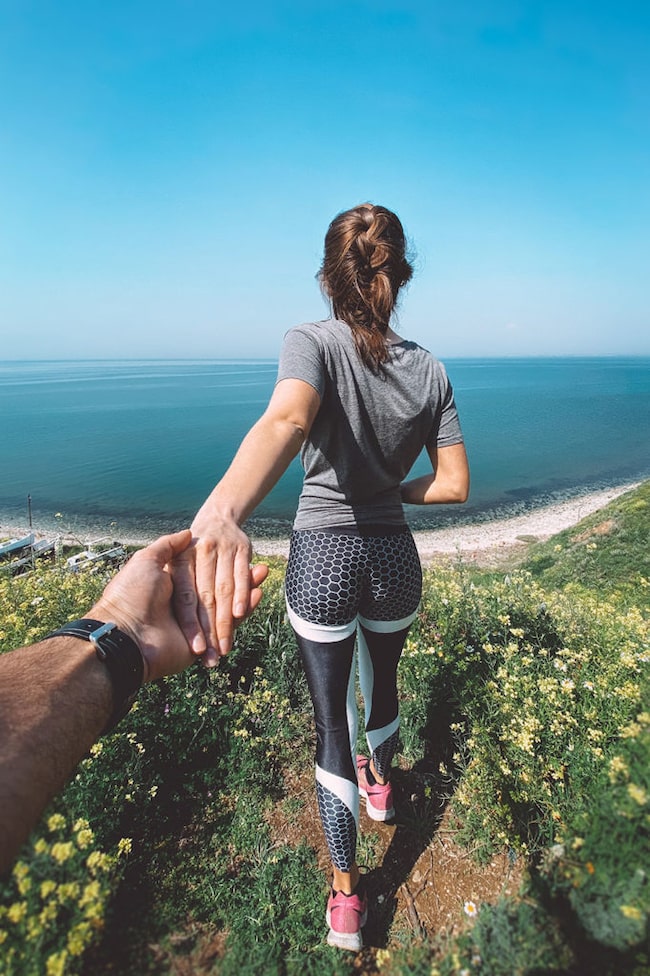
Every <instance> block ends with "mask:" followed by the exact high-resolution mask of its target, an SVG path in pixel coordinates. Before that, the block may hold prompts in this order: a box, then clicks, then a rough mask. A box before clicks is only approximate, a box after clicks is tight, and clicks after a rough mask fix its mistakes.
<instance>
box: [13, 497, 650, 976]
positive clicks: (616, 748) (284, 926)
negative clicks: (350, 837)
mask: <svg viewBox="0 0 650 976" xmlns="http://www.w3.org/2000/svg"><path fill="white" fill-rule="evenodd" d="M649 487H650V486H648V485H644V486H642V487H641V488H640V489H638V490H637V491H635V492H632V493H630V494H628V495H626V496H623V497H622V498H620V499H618V500H617V501H615V502H613V503H612V505H610V506H609V507H608V508H607V509H605V510H603V511H601V512H600V513H597V514H596V515H595V516H591V517H590V518H589V519H587V520H585V521H584V522H583V523H581V525H580V526H578V527H576V528H574V529H571V530H567V532H565V533H562V534H561V535H560V536H558V537H556V538H555V539H553V540H550V542H549V543H545V544H544V545H543V546H539V547H536V548H535V549H534V550H533V551H532V552H531V554H530V557H529V560H528V562H527V564H526V566H525V567H523V568H522V569H521V570H518V571H516V572H511V573H510V574H509V575H508V576H507V577H504V576H501V575H499V574H496V573H494V572H493V571H492V572H485V573H481V572H477V571H476V570H475V569H472V570H471V571H470V570H469V569H465V568H464V567H463V566H462V564H461V565H459V566H457V567H455V568H440V569H434V570H429V571H427V572H426V573H425V586H424V594H423V601H422V607H421V611H420V613H419V616H418V620H417V623H416V625H415V626H414V628H413V630H412V633H411V634H410V635H409V639H408V642H407V646H406V649H405V654H404V657H403V660H402V663H401V665H400V678H399V680H400V694H401V699H402V721H403V725H402V742H401V754H400V756H399V759H400V763H401V765H402V766H403V767H410V766H413V765H414V764H416V763H419V768H426V769H427V770H429V772H428V773H427V774H426V775H425V776H424V778H423V780H422V784H421V788H420V787H418V793H417V796H416V798H415V800H413V801H412V802H411V803H410V805H409V807H408V809H407V810H405V811H404V815H405V817H406V819H407V821H408V823H409V830H410V834H412V836H413V838H414V843H419V844H420V845H422V844H423V843H424V844H426V843H429V841H430V839H431V837H432V836H434V835H435V829H436V826H437V823H438V817H439V811H440V802H439V801H440V799H441V798H448V799H449V802H450V804H451V808H452V811H453V815H454V817H455V818H456V824H457V829H458V837H459V838H460V839H461V840H463V842H464V843H466V844H467V845H468V847H470V848H471V850H472V851H474V852H475V856H478V857H481V858H484V859H486V858H489V857H491V856H492V855H493V854H494V853H495V852H496V851H501V850H503V849H504V848H505V849H508V850H510V851H516V852H518V854H519V856H520V857H521V858H523V859H524V860H525V862H526V864H527V867H528V870H527V872H526V876H525V881H524V886H523V888H522V891H521V892H520V893H519V896H518V897H517V898H513V899H508V900H504V901H501V902H499V903H498V904H497V905H495V906H489V905H487V904H485V905H482V906H481V908H480V911H479V914H478V917H477V919H476V920H475V922H474V923H473V924H472V925H468V927H466V929H465V931H464V932H463V934H461V936H459V937H457V938H454V939H452V938H451V937H448V936H446V935H445V934H444V933H439V934H435V935H432V936H431V937H430V938H429V939H425V940H424V941H422V940H417V941H413V940H412V938H410V937H405V934H404V931H403V930H402V929H400V928H399V925H398V923H397V922H396V923H395V925H394V931H388V932H387V933H386V944H387V947H386V948H384V949H382V950H380V951H379V952H375V951H374V950H367V951H366V952H365V954H364V955H363V956H362V957H361V958H360V959H359V960H357V964H356V967H355V961H354V957H352V956H348V955H346V954H343V953H338V952H336V951H334V950H331V949H330V948H329V947H327V946H326V945H325V944H324V935H325V926H324V920H323V915H324V903H325V897H326V891H327V884H328V878H327V877H326V876H325V875H323V873H322V872H321V871H319V869H318V867H317V865H316V862H315V856H314V853H313V851H312V849H311V848H310V847H309V846H308V845H307V844H299V845H297V846H292V845H290V844H288V843H286V840H285V839H284V838H280V839H279V840H277V839H275V840H274V839H272V838H273V837H276V833H274V834H273V835H272V833H271V831H270V829H269V826H268V815H269V811H270V810H271V809H272V808H273V807H274V805H276V804H281V808H282V810H283V811H284V816H285V817H286V819H287V820H288V821H290V820H291V817H292V815H296V816H297V815H299V813H300V811H301V810H302V800H301V798H300V797H299V796H292V794H291V793H290V792H288V791H287V788H286V786H285V782H286V781H287V773H291V774H292V776H289V780H291V779H296V778H297V774H299V773H300V772H301V771H302V770H303V769H304V767H305V764H308V765H311V762H312V755H311V753H312V748H313V729H312V716H311V706H310V703H309V698H308V695H307V690H306V685H305V681H304V677H303V675H302V671H301V669H300V666H299V663H298V656H297V651H296V647H295V643H294V640H293V636H292V634H291V631H290V629H289V627H288V624H287V621H286V619H285V610H284V601H283V594H282V565H283V564H282V562H281V561H274V563H273V567H272V571H271V576H270V579H269V582H268V583H267V585H266V588H265V589H266V596H265V602H264V608H263V610H261V611H258V613H257V614H256V615H255V616H254V617H253V618H252V619H251V620H250V621H249V622H247V624H246V625H245V626H244V627H243V628H242V629H241V631H240V632H239V633H238V637H237V641H236V647H235V649H234V651H233V653H232V654H231V655H230V656H229V658H228V659H227V661H226V662H225V664H224V665H223V666H222V667H221V668H220V669H218V670H214V671H209V672H208V671H205V670H202V669H200V668H195V669H191V670H189V671H187V672H185V673H184V674H182V675H178V676H176V677H175V678H172V679H167V680H166V681H161V682H157V683H155V684H154V685H151V686H148V687H147V688H145V689H143V692H142V693H141V695H140V699H139V701H138V705H137V708H136V709H134V710H133V711H132V712H131V713H130V715H129V716H127V718H126V719H125V720H124V722H123V723H122V724H121V725H120V726H119V727H118V729H117V730H116V731H115V732H114V733H113V734H112V735H109V736H106V737H104V739H102V740H101V742H100V743H99V744H98V745H97V746H96V747H94V748H93V751H92V753H91V755H89V756H88V757H87V759H85V760H84V761H83V762H82V764H81V766H80V768H79V770H78V771H77V773H76V774H75V776H74V778H73V779H72V781H71V782H70V784H69V785H68V786H67V788H66V789H65V790H64V792H63V793H62V794H61V795H60V796H59V797H58V798H57V799H56V800H55V801H54V803H53V805H52V806H51V808H50V809H49V810H48V811H47V813H46V815H45V817H44V818H43V820H42V822H41V823H40V824H39V826H38V827H37V829H36V830H35V831H34V834H33V836H32V837H31V838H30V840H29V842H28V844H27V845H26V846H25V849H24V850H23V852H22V854H21V858H20V862H19V866H18V868H17V870H16V872H15V873H14V874H13V876H12V877H11V878H10V879H9V881H8V882H6V883H4V884H2V885H0V942H1V943H2V945H1V946H0V959H1V960H2V962H0V972H2V973H3V976H25V974H27V976H29V974H31V973H34V974H36V973H38V974H41V973H45V974H46V976H47V974H55V973H62V974H68V973H70V974H72V973H87V974H90V973H92V974H93V976H102V974H108V973H115V972H119V973H121V974H124V976H130V974H133V976H136V974H137V976H147V974H149V973H151V974H153V973H170V974H175V973H182V972H188V971H191V972H196V973H219V974H230V973H235V972H237V973H238V974H241V976H260V974H267V973H268V974H278V976H283V974H293V973H298V972H300V973H301V974H303V973H306V974H314V976H328V974H339V973H340V974H348V973H349V974H351V973H352V972H362V973H363V972H366V973H371V972H376V971H377V968H378V967H380V971H381V974H382V976H400V974H404V976H406V974H410V976H415V974H420V973H421V974H423V976H425V974H426V976H429V974H435V973H439V974H440V976H448V974H449V976H451V974H452V973H453V974H458V973H461V972H462V971H463V970H467V971H468V972H480V973H481V974H484V976H485V974H487V976H490V974H492V976H495V974H504V976H506V974H508V976H510V974H514V973H517V974H519V973H521V974H530V976H533V974H541V973H551V972H557V973H575V974H576V976H579V974H581V973H586V972H588V973H590V974H592V976H618V974H622V973H631V974H633V976H642V974H645V976H647V974H648V972H650V963H649V961H648V938H649V928H648V917H649V916H650V883H649V876H650V772H649V771H650V707H649V702H650V694H649V691H650V681H649V678H648V674H649V668H648V665H649V664H650V650H649V646H648V643H649V642H648V623H647V569H648V554H647V538H648V507H649V506H648V501H649V500H650V498H649ZM602 526H606V531H605V530H603V529H602ZM104 581H105V575H104V574H93V573H80V574H75V576H74V577H72V576H71V574H65V573H63V572H61V571H60V570H58V569H56V568H55V569H52V570H46V571H43V572H41V573H39V575H38V576H36V575H35V574H30V575H29V576H25V577H22V578H16V579H13V580H2V581H0V619H2V621H3V629H2V631H0V648H1V649H4V650H7V649H9V648H10V647H12V646H17V645H19V644H21V643H25V642H30V641H34V640H37V639H38V638H39V637H40V636H41V635H42V634H44V633H46V632H47V630H48V629H50V628H51V627H53V626H54V625H55V624H56V623H60V621H61V619H64V618H67V617H74V616H78V615H80V614H81V613H83V612H84V611H85V610H86V609H87V607H88V605H90V603H91V602H92V601H93V599H94V596H95V595H96V594H97V593H98V592H99V591H100V590H101V588H102V586H103V584H104ZM421 761H424V764H422V762H421ZM52 817H54V818H55V819H54V820H52ZM81 818H83V819H84V820H85V821H87V824H88V826H87V828H85V827H83V826H80V825H79V820H80V819H81ZM52 824H54V827H53V826H52ZM84 830H88V831H90V832H91V833H90V834H87V833H84ZM318 830H319V826H318V824H314V831H318ZM57 844H58V845H61V844H63V845H70V847H69V848H68V847H64V848H63V850H65V851H66V852H67V854H66V857H65V858H63V860H60V859H59V858H60V857H61V851H62V848H61V847H60V846H59V847H56V846H55V845H57ZM420 849H421V846H420ZM379 850H380V848H379V847H378V845H377V836H376V835H374V834H373V833H372V832H369V833H368V834H367V835H365V836H364V837H363V839H362V842H361V850H360V853H361V855H362V859H363V860H364V861H365V862H366V863H367V864H368V865H369V866H371V867H372V868H374V869H377V870H381V866H380V865H379V866H378V865H377V861H378V858H379V854H378V851H379ZM88 852H90V853H92V854H93V858H92V859H91V861H90V864H89V863H88V861H89V854H88ZM91 865H92V866H91ZM95 881H99V882H100V884H99V885H98V886H95V887H92V888H89V886H91V885H93V884H94V882H95ZM84 893H85V894H84ZM478 960H480V962H479V961H478Z"/></svg>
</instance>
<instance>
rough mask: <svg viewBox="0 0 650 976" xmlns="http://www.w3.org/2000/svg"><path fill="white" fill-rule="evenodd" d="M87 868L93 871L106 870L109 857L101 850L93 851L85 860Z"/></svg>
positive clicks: (109, 862)
mask: <svg viewBox="0 0 650 976" xmlns="http://www.w3.org/2000/svg"><path fill="white" fill-rule="evenodd" d="M86 865H87V866H88V868H89V869H90V870H91V871H93V872H95V871H108V869H109V867H110V866H111V859H110V858H109V856H108V855H107V854H103V853H102V851H93V852H92V854H90V855H89V856H88V859H87V861H86Z"/></svg>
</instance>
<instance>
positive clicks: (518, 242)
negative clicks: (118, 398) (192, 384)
mask: <svg viewBox="0 0 650 976" xmlns="http://www.w3.org/2000/svg"><path fill="white" fill-rule="evenodd" d="M225 7H226V5H225V4H221V3H217V2H215V0H211V2H201V0H196V2H191V0H186V2H180V0H174V2H165V0H157V2H155V3H153V2H129V3H126V2H122V0H112V2H111V3H106V4H99V3H88V2H87V0H85V2H83V3H82V2H78V0H69V2H66V0H57V2H45V0H33V2H30V0H0V214H1V216H0V359H18V358H68V357H74V358H77V357H79V358H84V357H143V356H144V357H150V356H156V357H157V356H160V357H168V356H171V357H178V356H186V357H204V356H205V357H210V358H220V357H232V356H244V355H245V356H261V357H274V356H276V355H277V351H278V348H279V345H280V342H281V339H282V335H283V334H284V332H285V331H286V329H287V328H289V327H290V326H292V325H294V324H296V323H298V322H301V321H305V320H308V319H314V318H322V317H324V316H325V314H326V312H327V309H326V306H325V304H324V302H323V299H322V297H321V295H320V292H319V289H318V286H317V283H316V281H315V277H314V276H315V273H316V270H317V268H318V265H319V261H320V256H321V247H322V239H323V235H324V232H325V230H326V228H327V224H328V223H329V221H330V219H331V218H332V217H333V216H334V214H336V213H337V212H338V211H339V210H341V209H345V208H347V207H349V206H352V205H354V204H355V203H358V202H361V201H364V200H372V201H374V202H379V203H382V204H385V205H387V206H389V207H391V208H392V209H394V210H396V211H397V213H399V215H400V216H401V218H402V220H403V223H404V225H405V228H406V230H407V233H408V235H409V237H410V239H411V240H412V242H413V245H414V248H415V252H416V268H417V271H416V276H415V279H414V281H413V282H412V284H411V285H410V287H409V289H408V292H407V293H406V294H405V296H404V299H403V302H402V307H401V310H400V314H399V325H398V329H399V331H401V332H402V333H403V334H405V335H408V336H409V337H411V338H414V339H416V340H417V341H419V342H421V343H422V344H423V345H426V346H427V347H428V348H429V349H431V350H432V351H433V352H434V353H436V354H437V355H440V356H441V357H443V358H444V357H453V356H489V355H511V356H519V355H574V354H578V355H602V354H605V355H607V354H646V355H647V354H650V328H649V325H650V322H649V315H648V298H647V295H648V285H647V277H648V270H647V269H648V264H649V258H650V191H649V183H650V180H649V176H650V152H649V150H650V131H649V130H650V79H649V73H650V69H649V67H648V66H649V64H650V8H649V7H648V4H647V3H646V2H635V3H633V2H627V0H620V2H608V3H602V2H600V3H599V2H598V0H594V2H589V3H587V2H572V0H564V2H560V0H555V2H548V3H543V2H539V3H525V2H515V0H512V2H510V0H492V2H483V0H457V2H454V3H444V4H443V3H438V2H435V0H404V2H398V0H373V2H365V0H364V2H360V0H356V2H338V0H327V2H324V0H313V2H310V0H283V2H273V0H267V2H264V3H257V2H254V0H253V2H249V3H247V4H245V5H243V4H242V5H241V6H238V5H235V4H233V5H230V6H229V9H224V8H225Z"/></svg>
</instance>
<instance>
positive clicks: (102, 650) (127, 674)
mask: <svg viewBox="0 0 650 976" xmlns="http://www.w3.org/2000/svg"><path fill="white" fill-rule="evenodd" d="M50 637H79V638H80V639H81V640H87V641H90V643H91V644H93V645H94V647H95V651H96V653H97V657H98V658H99V660H100V661H102V662H103V663H104V664H105V665H106V667H107V668H108V673H109V675H110V678H111V683H112V685H113V711H112V713H111V716H110V718H109V720H108V724H107V725H106V728H105V729H104V732H108V731H110V729H112V728H113V727H114V726H115V725H117V723H118V722H119V721H120V719H121V718H123V717H124V716H125V715H126V713H127V712H128V711H129V709H130V708H131V706H132V705H133V702H134V701H135V699H136V696H137V694H138V691H139V689H140V686H141V685H142V677H143V674H144V661H143V660H142V654H141V652H140V648H139V647H138V645H137V644H136V643H135V641H134V640H132V639H131V638H130V637H129V636H128V635H127V634H125V633H124V631H122V630H119V628H118V626H117V624H114V623H104V622H103V621H101V620H91V619H90V618H87V617H86V618H84V619H82V620H73V621H71V622H70V623H69V624H64V626H63V627H59V629H58V630H53V631H52V633H51V634H47V637H46V639H49V638H50Z"/></svg>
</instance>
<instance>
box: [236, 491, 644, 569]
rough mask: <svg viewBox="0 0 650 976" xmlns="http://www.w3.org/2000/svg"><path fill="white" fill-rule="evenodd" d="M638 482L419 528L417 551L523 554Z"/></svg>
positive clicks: (432, 558)
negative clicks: (506, 513) (511, 512)
mask: <svg viewBox="0 0 650 976" xmlns="http://www.w3.org/2000/svg"><path fill="white" fill-rule="evenodd" d="M638 484H639V482H635V483H633V484H627V485H618V486H617V487H615V488H604V489H602V490H601V491H593V492H590V493H588V494H586V495H580V496H579V497H576V498H570V499H567V500H566V501H562V502H556V503H554V504H552V505H546V506H544V507H543V508H537V509H533V510H532V511H530V512H526V513H525V514H524V515H517V516H513V517H510V518H502V519H493V520H491V521H489V522H475V523H472V524H468V525H456V526H452V527H451V528H450V527H447V528H441V529H432V530H429V531H416V532H415V533H414V536H415V541H416V544H417V547H418V552H419V553H420V558H421V560H422V562H423V563H424V564H425V565H427V564H430V563H432V562H439V561H441V560H442V561H448V560H449V559H454V558H462V559H463V560H465V561H472V562H475V563H476V564H477V565H481V566H492V565H498V564H499V563H500V562H502V561H504V560H505V559H510V558H512V557H516V556H517V555H518V554H520V553H521V554H523V553H524V552H525V550H526V549H527V548H528V547H529V546H530V544H531V543H532V542H542V541H543V540H544V539H548V538H550V536H552V535H555V534H556V533H558V532H561V531H562V529H567V528H569V527H570V526H572V525H575V524H576V523H577V522H580V520H581V519H583V518H586V516H587V515H591V513H592V512H596V511H598V509H600V508H603V507H604V506H605V505H607V504H608V502H611V501H612V499H614V498H618V496H619V495H622V494H624V493H625V492H626V491H630V490H631V489H632V488H636V487H637V485H638ZM253 545H254V548H255V552H256V553H259V554H260V555H265V556H286V555H287V554H288V551H289V543H288V540H285V539H253Z"/></svg>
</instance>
